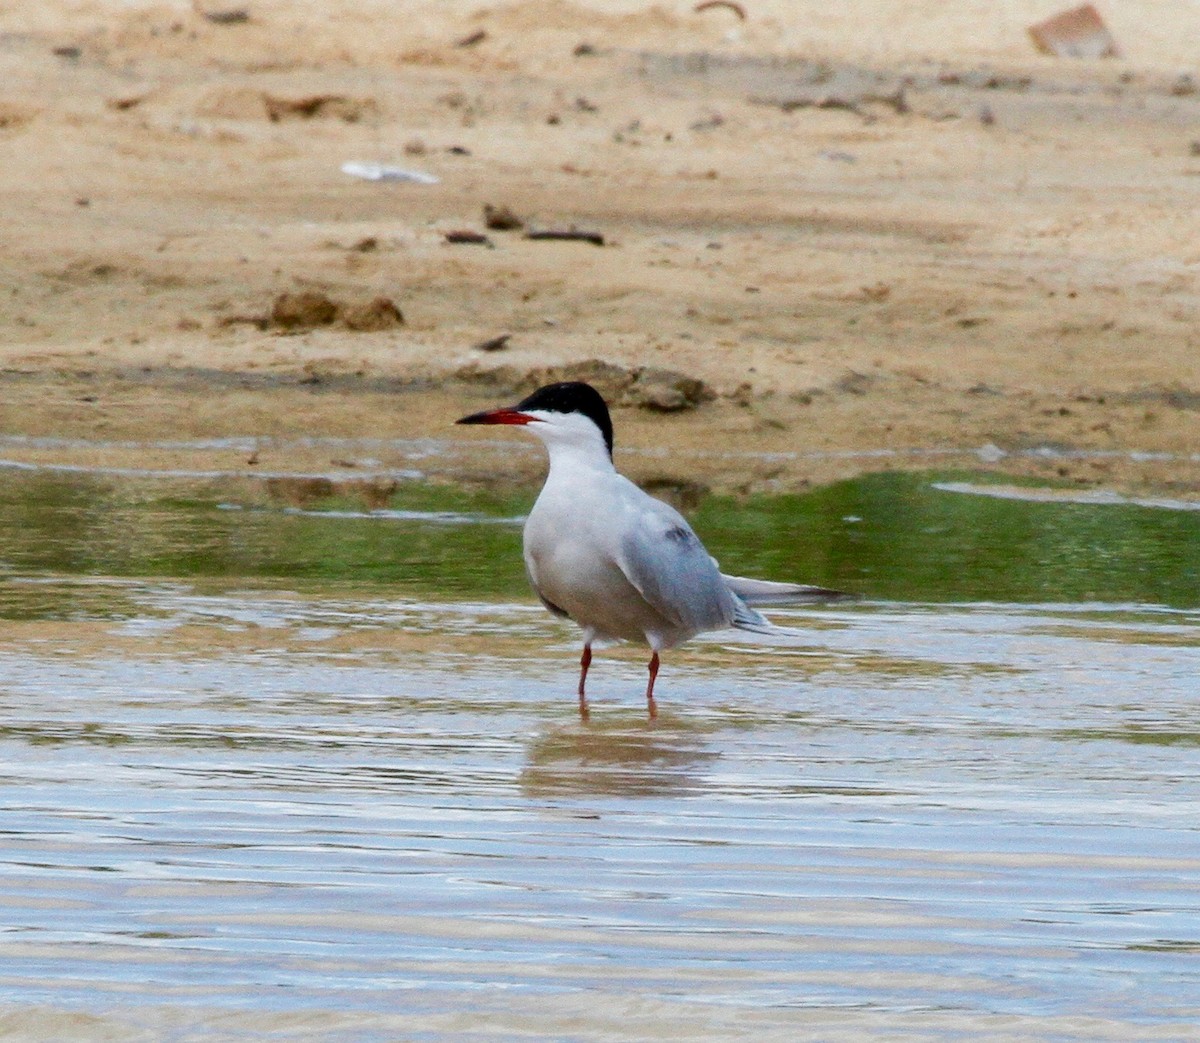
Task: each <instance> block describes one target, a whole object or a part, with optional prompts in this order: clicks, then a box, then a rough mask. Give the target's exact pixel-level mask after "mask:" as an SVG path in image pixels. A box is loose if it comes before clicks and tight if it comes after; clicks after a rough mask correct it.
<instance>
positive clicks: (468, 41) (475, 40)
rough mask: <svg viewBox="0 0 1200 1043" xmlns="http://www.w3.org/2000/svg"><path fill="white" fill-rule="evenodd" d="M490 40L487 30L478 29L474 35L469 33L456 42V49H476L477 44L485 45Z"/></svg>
mask: <svg viewBox="0 0 1200 1043" xmlns="http://www.w3.org/2000/svg"><path fill="white" fill-rule="evenodd" d="M487 38H488V34H487V30H486V29H476V30H475V31H474V32H473V33H468V34H467V35H466V36H464V37H463V38H462V39H461V40H458V41H456V42H455V44H454V46H455V47H474V46H475V45H476V44H481V43H483V41H484V40H486V39H487Z"/></svg>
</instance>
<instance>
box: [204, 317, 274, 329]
mask: <svg viewBox="0 0 1200 1043" xmlns="http://www.w3.org/2000/svg"><path fill="white" fill-rule="evenodd" d="M217 325H218V326H219V327H221V329H227V328H228V327H230V326H253V327H254V328H255V329H259V330H265V329H266V328H267V327H268V326H270V325H271V316H270V315H222V316H221V317H220V318H219V319H218V320H217Z"/></svg>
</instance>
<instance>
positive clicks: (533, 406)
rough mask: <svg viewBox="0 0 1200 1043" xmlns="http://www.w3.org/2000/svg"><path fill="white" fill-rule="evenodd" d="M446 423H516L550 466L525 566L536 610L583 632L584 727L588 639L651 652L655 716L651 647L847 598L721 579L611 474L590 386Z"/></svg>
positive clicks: (650, 698) (606, 434)
mask: <svg viewBox="0 0 1200 1043" xmlns="http://www.w3.org/2000/svg"><path fill="white" fill-rule="evenodd" d="M456 423H459V424H509V425H515V426H521V427H523V428H524V429H525V430H527V431H530V432H532V433H533V434H535V435H537V437H538V438H540V439H541V440H542V442H543V443H544V444H545V446H546V450H547V452H548V454H549V457H550V470H549V473H548V474H547V476H546V483H545V485H544V486H543V487H542V491H541V493H540V494H539V495H538V498H537V502H536V503H534V505H533V509H532V510H531V511H530V512H529V517H528V518H527V519H526V521H525V531H524V550H525V570H526V572H527V573H528V576H529V582H530V584H531V585H532V587H533V590H534V592H535V593H536V594H537V596H538V597H539V598H540V599H541V602H542V604H543V605H545V606H546V608H547V609H549V610H550V611H551V612H552V613H553V614H554V615H556V616H562V617H566V618H569V619H571V620H573V621H574V622H575V623H577V624H578V625H579V627H580V628H581V629H582V630H583V655H582V656H581V657H580V660H579V714H580V717H581V718H582V719H583V720H584V721H586V720H587V719H588V707H587V696H586V694H585V685H586V683H587V675H588V667H589V666H590V665H591V662H592V645H593V643H595V642H598V641H600V642H609V641H640V642H643V643H645V644H646V645H648V646H649V648H650V652H651V655H650V664H649V673H650V677H649V681H648V682H647V685H646V706H647V710H648V712H649V715H650V717H651V718H653V717H655V716H657V712H658V711H657V707H656V704H655V701H654V682H655V680H656V679H657V677H658V668H659V653H660V652H662V651H665V650H666V649H669V648H673V647H675V646H676V645H678V644H679V643H680V642H682V641H686V640H687V639H688V638H691V637H694V636H695V635H696V634H699V633H701V632H702V631H708V630H723V629H725V628H728V627H734V628H736V629H739V630H749V631H754V632H757V633H781V632H786V631H785V630H784V629H783V628H778V627H775V626H774V625H773V624H772V623H771V622H770V621H769V620H768V619H767V618H766V617H765V616H763V615H762V614H761V613H759V612H757V611H755V610H754V609H753V608H751V607H750V606H751V605H752V604H767V603H776V604H778V603H789V604H803V603H810V604H811V603H815V602H824V601H830V600H836V599H840V598H844V597H846V596H847V595H845V594H843V593H842V592H840V591H836V590H828V589H826V588H824V587H813V586H805V585H801V584H794V583H774V582H770V581H767V580H757V579H745V578H742V577H740V576H726V575H723V574H722V573H721V570H720V568H719V567H718V565H717V563H716V561H715V560H714V559H713V558H712V557H711V556H710V555H709V553H708V551H706V550H705V549H704V545H703V544H702V543H701V542H700V539H699V537H698V536H697V535H696V534H695V533H694V532H693V531H692V527H691V526H690V525H688V523H687V521H686V520H685V519H684V517H683V516H682V515H681V514H680V513H679V512H678V511H677V510H675V508H674V507H671V506H670V505H669V504H666V503H663V501H662V500H657V499H655V498H654V497H653V496H650V495H649V494H648V493H646V492H644V491H643V490H641V489H640V488H638V486H636V485H635V484H634V483H633V482H632V481H630V480H629V479H628V478H626V477H625V476H624V475H622V474H620V473H618V471H617V469H616V467H615V466H614V465H613V456H612V451H613V427H612V419H611V417H610V416H609V413H608V406H607V405H606V404H605V402H604V399H603V397H602V396H601V395H600V393H599V392H598V391H597V390H596V389H595V388H593V387H592V386H591V385H590V384H584V383H581V382H579V381H568V382H564V383H559V384H548V385H546V386H545V387H542V388H538V390H537V391H535V392H533V394H531V395H529V396H528V397H527V398H525V399H523V400H522V401H520V402H518V403H517V404H516V405H515V406H509V407H505V408H502V409H489V410H484V411H483V412H481V413H472V414H471V415H470V416H465V417H463V418H462V419H461V420H458V421H456Z"/></svg>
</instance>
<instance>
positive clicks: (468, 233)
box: [442, 228, 495, 246]
mask: <svg viewBox="0 0 1200 1043" xmlns="http://www.w3.org/2000/svg"><path fill="white" fill-rule="evenodd" d="M442 238H443V239H445V240H446V242H448V243H451V244H453V245H466V246H495V243H493V242H492V241H491V240H490V239H489V238H488V237H487V236H486V235H484V234H483V233H482V232H476V231H474V230H472V229H470V228H456V229H454V230H453V231H450V232H443V233H442Z"/></svg>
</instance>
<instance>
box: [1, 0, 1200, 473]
mask: <svg viewBox="0 0 1200 1043" xmlns="http://www.w3.org/2000/svg"><path fill="white" fill-rule="evenodd" d="M691 7H692V5H690V4H665V5H659V6H655V7H650V6H647V5H641V4H634V3H625V2H621V0H609V2H606V3H604V4H600V3H593V4H585V3H580V4H567V3H552V4H549V5H547V4H541V3H538V4H533V3H516V4H504V5H495V6H491V7H488V6H480V5H477V4H466V3H438V4H434V3H417V4H411V5H406V8H405V13H404V14H403V15H402V16H398V15H397V14H396V12H395V10H394V8H393V7H392V6H391V5H365V6H364V5H361V4H355V5H344V4H341V3H329V4H321V5H312V7H311V8H308V7H304V6H299V7H298V6H297V5H290V4H282V3H274V2H270V3H268V2H256V3H252V4H249V5H247V11H248V12H249V19H248V20H247V21H245V22H236V23H234V24H220V23H217V22H214V21H211V20H208V19H206V18H205V17H203V16H202V15H201V14H200V13H198V11H197V10H193V9H192V8H191V7H190V6H188V5H184V4H173V5H143V4H130V3H117V2H107V0H106V2H94V3H78V4H72V5H57V6H56V8H55V10H54V11H53V12H50V11H43V10H41V9H36V8H29V9H24V8H23V9H21V10H20V11H17V12H13V13H12V14H11V16H10V17H9V18H8V21H7V23H6V28H5V32H4V34H3V36H2V37H0V63H2V67H3V74H4V75H3V90H2V91H0V146H3V147H4V149H5V152H6V162H5V164H4V165H3V173H2V174H0V193H3V199H4V204H5V205H4V206H3V207H0V238H2V239H3V242H4V244H5V245H4V250H3V255H2V257H0V266H2V272H3V279H4V282H5V286H6V290H5V294H4V299H3V300H2V301H0V319H2V321H0V378H2V379H0V426H2V429H3V431H4V433H7V434H29V435H45V434H53V435H59V436H66V437H79V438H85V439H89V440H95V439H110V440H112V439H116V440H121V439H124V440H134V441H139V442H147V443H153V442H155V441H161V440H162V439H164V438H172V437H176V436H179V437H189V438H212V437H243V436H281V437H285V438H286V437H291V436H297V435H311V434H318V435H325V436H343V435H357V436H361V435H364V434H371V435H379V436H386V437H399V438H413V437H425V436H429V435H430V434H434V433H437V434H440V433H442V432H444V431H446V430H447V427H446V425H447V424H448V422H449V421H450V420H452V419H453V418H454V417H455V416H457V415H459V414H460V413H461V412H463V411H466V410H467V409H474V408H478V403H480V402H482V401H488V400H493V399H500V400H504V399H507V398H508V397H510V396H511V395H513V394H517V393H519V392H520V391H521V390H522V389H523V388H526V387H528V386H530V385H531V384H532V383H534V382H536V381H537V380H540V379H546V378H548V377H552V376H558V375H572V374H583V375H592V376H596V377H597V378H598V379H599V381H600V382H601V383H602V384H603V385H604V386H605V387H606V388H607V389H608V390H609V391H610V393H611V395H612V396H613V397H614V398H615V399H617V400H618V401H621V402H627V403H628V405H626V406H623V407H622V408H621V409H620V411H619V412H620V415H619V417H618V431H619V437H620V438H621V439H622V441H623V443H624V444H625V445H627V446H631V447H635V448H637V447H641V448H643V449H645V448H648V447H653V446H657V445H666V446H668V447H678V448H680V449H683V450H693V451H694V450H702V449H709V448H712V447H713V446H719V447H721V448H723V449H739V450H743V451H759V450H762V451H767V452H772V453H780V454H789V453H790V454H800V455H792V456H790V457H788V456H786V455H784V456H782V457H781V458H780V459H779V460H777V461H775V462H774V463H773V464H771V465H770V466H769V467H764V468H757V467H756V468H754V469H752V471H751V473H749V474H747V473H745V468H744V465H743V464H740V463H728V462H727V463H725V464H714V465H713V466H711V467H708V468H706V469H705V472H704V473H703V474H701V475H700V476H699V480H700V481H702V482H703V483H705V484H706V485H710V486H712V487H714V488H718V489H724V490H729V489H750V490H753V489H773V488H801V487H803V486H805V485H806V484H809V483H814V482H823V481H827V480H829V479H830V478H833V477H840V476H844V475H846V474H853V473H857V472H859V471H862V470H870V469H876V468H878V467H879V466H880V464H879V462H878V460H874V459H872V458H871V457H870V456H851V457H846V458H844V459H842V460H841V461H840V462H839V463H837V464H833V463H828V462H826V463H823V464H821V463H813V461H812V460H811V458H808V457H805V456H804V455H803V452H804V451H810V450H816V451H821V452H825V453H842V452H846V451H850V452H863V451H873V450H878V449H884V448H892V449H895V448H901V449H911V448H916V449H923V448H931V447H933V448H945V447H958V448H963V449H966V450H975V449H978V448H980V447H987V446H995V447H998V448H999V449H1001V450H1004V451H1007V452H1010V453H1012V454H1014V455H1013V456H1012V457H1010V458H1009V459H1008V460H1007V461H1006V462H1005V464H1004V465H1003V467H1004V469H1008V470H1012V471H1014V472H1021V471H1025V472H1029V473H1037V474H1042V475H1045V476H1050V477H1056V478H1063V479H1066V480H1068V481H1072V482H1077V483H1079V484H1082V485H1095V484H1101V485H1105V486H1115V487H1119V488H1144V487H1149V488H1153V489H1159V490H1162V489H1167V490H1175V491H1184V492H1187V491H1194V490H1195V489H1196V488H1197V486H1198V483H1200V476H1198V475H1197V473H1196V462H1195V461H1194V460H1193V459H1191V457H1190V454H1192V453H1193V452H1194V451H1195V449H1196V443H1195V435H1194V432H1195V421H1196V415H1197V414H1196V411H1197V408H1200V363H1198V362H1197V359H1198V358H1200V356H1198V354H1197V350H1196V335H1195V332H1194V331H1195V328H1196V317H1197V296H1196V263H1197V259H1198V255H1197V253H1196V249H1195V243H1196V241H1197V240H1198V238H1200V218H1198V217H1197V210H1196V207H1195V206H1194V205H1193V204H1194V195H1195V191H1194V189H1195V180H1196V175H1197V174H1200V161H1198V160H1197V158H1196V156H1195V155H1194V149H1193V146H1192V140H1193V138H1194V137H1195V135H1196V131H1195V127H1196V126H1197V117H1200V93H1197V92H1196V91H1195V89H1194V85H1193V84H1192V83H1191V81H1190V80H1187V79H1186V78H1181V77H1180V70H1181V69H1182V68H1184V67H1185V63H1186V62H1187V61H1190V60H1191V56H1190V54H1189V52H1188V48H1187V47H1186V45H1185V43H1184V41H1186V40H1188V39H1190V38H1191V33H1192V30H1193V29H1194V26H1192V25H1191V22H1190V20H1189V19H1191V17H1192V12H1191V11H1190V9H1185V8H1179V7H1176V6H1172V5H1167V4H1161V3H1145V4H1139V5H1135V7H1134V8H1131V9H1129V10H1124V11H1120V12H1116V11H1114V12H1105V14H1106V16H1107V17H1109V18H1110V21H1111V23H1112V26H1113V30H1114V33H1115V35H1116V37H1117V39H1118V42H1119V43H1120V44H1121V46H1122V48H1123V52H1124V54H1125V55H1126V57H1124V58H1122V59H1121V60H1116V61H1102V62H1101V61H1097V62H1083V61H1078V62H1077V61H1064V60H1057V59H1052V58H1045V57H1041V56H1038V55H1036V54H1034V53H1033V52H1032V48H1031V46H1030V44H1029V41H1028V39H1027V38H1026V37H1025V34H1024V26H1025V25H1026V24H1028V23H1029V22H1032V21H1034V20H1036V19H1037V18H1040V17H1043V16H1044V15H1045V14H1047V13H1049V12H1048V11H1047V10H1046V9H1045V7H1044V5H1042V4H1035V3H1032V2H1030V3H1021V4H1016V5H1009V6H1008V7H1006V8H1005V11H1004V12H1002V13H1001V12H997V11H994V10H992V6H991V5H984V4H962V5H955V7H954V9H953V10H950V11H947V10H944V9H943V8H944V7H945V5H935V4H932V3H918V4H914V5H906V7H905V9H904V13H903V14H901V13H898V11H897V10H893V9H892V8H891V7H889V5H885V4H882V3H860V4H854V5H852V8H847V9H846V10H845V11H841V10H839V11H829V10H826V9H824V8H822V9H819V10H818V9H815V8H814V9H809V8H808V7H806V6H804V5H799V6H797V5H794V4H785V3H777V2H772V3H762V4H756V5H748V6H747V8H746V13H747V18H746V19H745V20H744V21H742V20H739V19H738V18H737V17H736V15H735V14H734V13H733V12H732V11H730V10H729V9H728V8H714V9H711V10H708V11H704V12H700V13H696V12H693V11H692V10H691ZM479 33H483V34H484V35H483V36H482V37H481V38H480V39H478V40H477V41H476V42H474V43H471V44H465V43H463V41H464V40H466V39H468V38H470V37H471V36H473V35H477V34H479ZM346 161H366V162H382V163H388V164H395V165H399V166H402V167H406V168H414V169H417V170H419V171H423V172H427V173H430V174H433V175H435V176H436V177H438V178H439V179H440V180H439V182H438V183H437V184H433V185H428V184H405V183H369V182H365V181H362V180H358V179H356V178H353V177H350V176H347V175H345V174H343V173H342V172H341V166H342V164H343V163H344V162H346ZM485 204H493V205H505V206H508V207H510V208H511V209H512V210H513V211H515V213H516V214H517V215H518V216H520V217H521V218H523V219H524V220H525V222H526V227H527V228H529V227H532V228H539V229H546V228H571V227H577V228H580V229H584V230H590V231H596V232H599V233H601V234H602V235H603V237H604V244H605V245H604V246H602V247H597V246H594V245H591V244H589V243H586V242H545V241H537V240H530V239H526V238H524V237H523V232H522V231H520V230H511V231H502V230H487V229H485V228H484V223H483V207H484V205H485ZM462 229H466V230H472V231H476V232H486V234H487V235H488V237H489V238H490V241H491V245H490V246H488V245H451V244H449V243H447V241H446V239H445V233H446V232H449V231H455V230H462ZM301 292H303V293H315V294H320V295H323V296H325V297H327V298H328V299H329V300H330V301H331V302H333V305H334V306H335V312H333V313H331V315H333V316H334V317H333V318H332V321H330V322H329V324H328V325H320V326H318V327H316V328H313V329H309V330H305V329H303V327H302V326H301V327H299V328H297V327H288V328H284V327H283V326H281V325H280V324H279V323H278V322H274V321H272V319H271V315H272V308H273V304H274V302H275V301H276V300H277V298H278V297H279V296H280V295H281V294H285V293H301ZM379 298H386V299H387V300H389V301H391V302H393V303H394V305H395V306H396V308H398V310H399V311H400V312H401V313H402V315H403V320H404V321H403V324H396V320H395V317H394V316H392V317H390V318H389V316H390V313H389V312H387V310H386V309H383V310H380V308H378V307H376V308H375V309H374V310H373V311H372V310H371V307H370V305H371V302H373V301H376V300H377V299H379ZM364 306H365V311H364ZM336 309H340V310H336ZM356 309H357V311H356ZM312 315H319V309H318V311H317V312H312V313H310V318H311V316H312ZM364 315H365V316H366V317H365V319H364V317H363V316H364ZM356 316H357V317H356ZM363 326H366V327H368V328H366V329H363V328H362V327H363ZM353 327H357V328H353ZM371 327H382V328H371ZM505 333H507V334H510V335H511V339H510V340H509V341H508V345H507V346H506V347H505V348H504V349H503V350H501V351H498V352H494V353H489V352H483V351H480V350H477V349H475V348H474V347H473V346H474V345H476V344H478V343H480V342H482V341H484V340H487V339H489V338H493V337H496V336H497V335H500V334H505ZM597 360H598V361H597ZM657 371H664V372H665V373H666V374H668V376H663V375H662V374H661V373H658V372H657ZM670 374H674V375H676V376H670ZM678 375H683V376H685V377H687V378H689V379H694V380H697V381H700V382H702V385H703V388H702V389H701V391H702V392H703V393H702V394H700V395H698V396H693V397H698V398H699V399H700V400H701V401H700V402H699V404H698V405H695V406H694V407H688V408H685V409H682V410H680V411H678V412H660V411H655V409H654V408H653V407H654V406H655V404H656V403H657V405H658V406H660V407H661V406H664V405H666V406H671V405H674V404H679V403H678V397H679V383H678V379H677V377H678ZM710 395H711V396H712V397H711V399H710V398H709V396H710ZM684 397H685V398H686V397H687V396H686V395H685V396H684ZM648 406H649V407H650V408H647V407H648ZM463 437H470V436H469V435H465V436H463ZM1047 448H1048V449H1051V450H1054V451H1056V452H1059V454H1060V456H1059V457H1058V458H1056V459H1054V460H1053V461H1051V462H1050V463H1047V462H1045V461H1038V460H1036V459H1035V460H1034V462H1032V463H1027V462H1022V461H1023V460H1025V459H1027V458H1025V457H1022V456H1021V454H1028V453H1029V452H1031V451H1036V450H1039V449H1047ZM1075 450H1082V451H1084V452H1083V453H1082V454H1078V453H1077V454H1075V455H1072V451H1075ZM1129 451H1140V452H1146V451H1153V452H1159V453H1165V454H1169V455H1168V456H1167V457H1165V458H1163V459H1160V460H1159V461H1157V462H1156V463H1154V464H1147V462H1146V461H1145V460H1141V459H1137V458H1133V457H1130V456H1129V455H1128V453H1129ZM1097 452H1102V453H1108V454H1110V455H1108V456H1106V457H1103V458H1101V457H1097V456H1096V455H1095V453H1097ZM131 454H132V455H133V456H135V457H136V458H138V459H141V460H143V461H146V462H147V463H150V464H153V463H154V461H155V460H156V459H158V460H159V461H160V462H163V460H164V458H161V457H156V456H155V454H154V451H153V450H151V449H147V448H145V447H142V448H140V449H138V450H134V451H131ZM1089 454H1091V455H1089ZM247 455H249V454H247ZM60 459H61V460H63V461H66V462H70V460H71V459H73V458H72V457H71V455H70V454H69V453H65V451H64V455H63V456H62V457H60ZM893 462H894V461H889V464H888V465H889V466H890V465H892V463H893ZM210 464H211V461H210ZM276 464H278V465H279V466H280V467H281V468H282V469H286V468H288V467H296V466H301V465H302V464H303V461H301V460H300V458H299V457H297V458H296V459H282V458H281V459H277V460H276ZM240 465H241V466H249V465H247V464H246V463H245V459H243V460H242V461H241V462H240ZM900 465H903V464H902V463H901V464H900ZM303 466H308V465H307V464H303ZM326 466H328V464H326ZM660 470H662V469H661V468H660ZM649 476H650V477H654V475H649ZM660 477H664V478H668V479H679V478H681V477H684V476H680V475H678V474H675V475H671V474H664V475H661V476H660Z"/></svg>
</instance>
